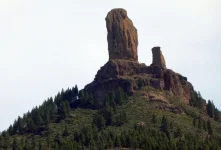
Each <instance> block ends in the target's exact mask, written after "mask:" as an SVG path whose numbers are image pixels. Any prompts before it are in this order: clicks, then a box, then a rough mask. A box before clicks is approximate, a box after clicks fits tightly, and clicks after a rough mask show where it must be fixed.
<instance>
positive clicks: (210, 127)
mask: <svg viewBox="0 0 221 150" xmlns="http://www.w3.org/2000/svg"><path fill="white" fill-rule="evenodd" d="M207 127H208V133H209V134H210V135H212V134H213V128H212V125H211V123H210V120H208V121H207Z"/></svg>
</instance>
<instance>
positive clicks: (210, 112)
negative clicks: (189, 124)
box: [207, 100, 214, 118]
mask: <svg viewBox="0 0 221 150" xmlns="http://www.w3.org/2000/svg"><path fill="white" fill-rule="evenodd" d="M207 113H208V115H209V116H210V117H211V118H213V116H214V104H213V102H211V101H210V100H209V101H208V104H207Z"/></svg>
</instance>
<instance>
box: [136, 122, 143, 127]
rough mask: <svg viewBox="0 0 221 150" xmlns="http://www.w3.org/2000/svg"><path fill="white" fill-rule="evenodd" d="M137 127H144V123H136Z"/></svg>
mask: <svg viewBox="0 0 221 150" xmlns="http://www.w3.org/2000/svg"><path fill="white" fill-rule="evenodd" d="M137 126H138V127H144V126H145V123H144V122H143V121H141V122H139V123H137Z"/></svg>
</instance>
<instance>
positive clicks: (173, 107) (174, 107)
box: [155, 104, 184, 114]
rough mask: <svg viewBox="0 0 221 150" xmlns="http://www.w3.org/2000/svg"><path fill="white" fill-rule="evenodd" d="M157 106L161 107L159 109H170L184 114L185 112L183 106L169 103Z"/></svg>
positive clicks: (157, 107)
mask: <svg viewBox="0 0 221 150" xmlns="http://www.w3.org/2000/svg"><path fill="white" fill-rule="evenodd" d="M155 108H156V109H159V110H166V111H170V112H173V113H176V114H183V113H184V111H183V109H182V108H181V107H179V106H173V105H168V104H163V105H160V106H156V107H155Z"/></svg>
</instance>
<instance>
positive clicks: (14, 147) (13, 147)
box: [12, 138, 20, 150]
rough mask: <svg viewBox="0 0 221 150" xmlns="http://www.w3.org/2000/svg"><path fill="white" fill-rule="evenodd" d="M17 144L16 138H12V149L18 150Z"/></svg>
mask: <svg viewBox="0 0 221 150" xmlns="http://www.w3.org/2000/svg"><path fill="white" fill-rule="evenodd" d="M19 149H20V148H19V144H18V140H17V138H14V140H13V143H12V150H19Z"/></svg>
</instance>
